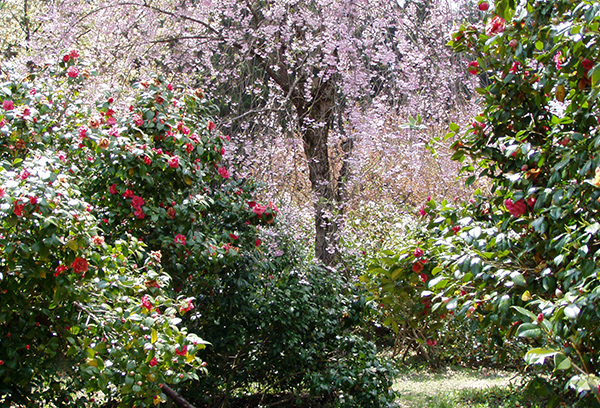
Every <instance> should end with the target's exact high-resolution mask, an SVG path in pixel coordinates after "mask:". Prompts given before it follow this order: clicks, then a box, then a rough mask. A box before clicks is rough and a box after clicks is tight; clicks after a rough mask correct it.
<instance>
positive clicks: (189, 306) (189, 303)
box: [179, 299, 194, 314]
mask: <svg viewBox="0 0 600 408" xmlns="http://www.w3.org/2000/svg"><path fill="white" fill-rule="evenodd" d="M193 308H194V304H193V303H192V299H187V305H186V306H184V305H181V306H179V313H181V314H185V313H186V312H189V311H190V310H192V309H193Z"/></svg>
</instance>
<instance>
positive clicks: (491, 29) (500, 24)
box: [485, 16, 506, 36]
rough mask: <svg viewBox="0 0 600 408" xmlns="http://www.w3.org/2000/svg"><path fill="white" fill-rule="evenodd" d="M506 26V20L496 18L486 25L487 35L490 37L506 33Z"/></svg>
mask: <svg viewBox="0 0 600 408" xmlns="http://www.w3.org/2000/svg"><path fill="white" fill-rule="evenodd" d="M505 25H506V20H504V19H503V18H502V17H500V16H494V18H492V19H491V20H490V21H489V22H488V23H487V24H486V25H485V35H487V36H490V35H494V34H500V33H502V32H504V26H505Z"/></svg>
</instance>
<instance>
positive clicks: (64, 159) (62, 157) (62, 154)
mask: <svg viewBox="0 0 600 408" xmlns="http://www.w3.org/2000/svg"><path fill="white" fill-rule="evenodd" d="M56 157H58V160H60V161H61V162H63V163H66V162H67V154H66V153H65V152H57V153H56Z"/></svg>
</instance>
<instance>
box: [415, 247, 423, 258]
mask: <svg viewBox="0 0 600 408" xmlns="http://www.w3.org/2000/svg"><path fill="white" fill-rule="evenodd" d="M413 256H414V257H415V258H420V257H422V256H423V250H422V249H421V248H417V249H415V250H414V252H413Z"/></svg>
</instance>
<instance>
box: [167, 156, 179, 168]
mask: <svg viewBox="0 0 600 408" xmlns="http://www.w3.org/2000/svg"><path fill="white" fill-rule="evenodd" d="M168 164H169V167H170V168H172V169H176V168H177V167H179V156H173V157H171V158H169V160H168Z"/></svg>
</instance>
